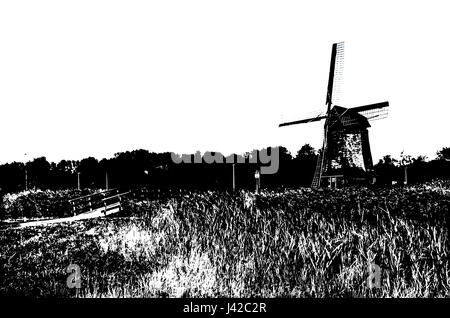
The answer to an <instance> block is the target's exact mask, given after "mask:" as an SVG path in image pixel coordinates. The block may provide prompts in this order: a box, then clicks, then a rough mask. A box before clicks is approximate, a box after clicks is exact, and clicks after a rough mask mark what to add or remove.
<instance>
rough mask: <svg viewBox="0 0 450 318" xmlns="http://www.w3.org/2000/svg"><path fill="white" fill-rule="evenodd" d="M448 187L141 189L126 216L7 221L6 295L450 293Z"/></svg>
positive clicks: (1, 287) (2, 281) (0, 288)
mask: <svg viewBox="0 0 450 318" xmlns="http://www.w3.org/2000/svg"><path fill="white" fill-rule="evenodd" d="M449 195H450V187H449V185H448V183H433V184H428V185H421V186H414V187H405V188H400V187H399V188H391V189H387V188H385V189H372V190H370V189H364V188H362V189H355V188H347V189H342V190H334V191H330V190H314V191H313V190H310V189H299V190H283V191H266V192H263V193H261V194H260V195H257V196H255V195H254V194H252V193H249V192H237V193H233V194H231V193H224V192H199V193H191V194H188V195H179V196H176V197H172V198H167V199H164V200H154V201H145V200H144V201H138V200H130V201H129V202H127V204H126V210H125V211H124V213H123V214H122V215H121V216H119V217H111V218H103V219H94V220H87V221H80V222H74V223H67V224H56V225H51V226H45V227H35V228H26V229H22V230H6V231H3V232H0V246H1V255H0V265H1V268H2V270H1V272H0V295H27V296H35V297H67V296H69V297H219V296H224V297H251V296H262V297H449V296H450V264H449V262H450V261H449V259H450V257H449V255H448V254H449V251H450V241H449V227H450V221H449V212H448V211H449V207H450V202H449V199H450V198H449ZM69 264H77V265H78V266H79V267H80V270H81V287H80V288H68V287H67V284H66V282H67V279H68V277H69V273H68V272H66V268H67V267H68V266H69ZM369 264H376V265H378V266H379V267H380V269H381V279H380V286H379V288H377V287H374V288H369V286H368V282H367V280H368V277H369V271H368V265H369Z"/></svg>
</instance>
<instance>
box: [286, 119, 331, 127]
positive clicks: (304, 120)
mask: <svg viewBox="0 0 450 318" xmlns="http://www.w3.org/2000/svg"><path fill="white" fill-rule="evenodd" d="M325 118H327V117H326V116H317V117H312V118H307V119H301V120H296V121H290V122H287V123H282V124H280V125H279V126H278V127H284V126H290V125H296V124H305V123H311V122H313V121H319V120H322V119H325Z"/></svg>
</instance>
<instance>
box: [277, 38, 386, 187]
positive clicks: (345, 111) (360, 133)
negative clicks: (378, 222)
mask: <svg viewBox="0 0 450 318" xmlns="http://www.w3.org/2000/svg"><path fill="white" fill-rule="evenodd" d="M343 66H344V42H340V43H334V44H333V47H332V51H331V63H330V73H329V77H328V87H327V98H326V107H327V108H326V112H325V113H319V114H317V115H316V116H313V117H310V118H306V119H302V120H297V121H292V122H286V123H282V124H280V125H279V127H283V126H290V125H296V124H304V123H311V122H315V121H320V120H322V119H325V124H324V131H323V144H322V149H321V150H320V151H319V156H318V159H317V164H316V169H315V172H314V178H313V181H312V184H311V187H312V188H319V187H320V186H322V185H324V184H326V183H327V182H328V184H329V185H330V186H333V185H334V186H335V187H336V186H337V185H338V182H339V183H340V184H341V183H342V184H343V183H349V182H350V183H351V182H360V181H367V180H372V178H373V176H374V172H373V162H372V154H371V152H370V144H369V134H368V130H367V128H369V127H370V124H369V121H373V120H378V119H383V118H386V116H387V113H388V106H389V103H388V102H382V103H376V104H370V105H365V106H358V107H353V108H347V107H343V106H338V105H337V104H336V103H339V99H338V98H339V93H340V86H341V83H342V74H343Z"/></svg>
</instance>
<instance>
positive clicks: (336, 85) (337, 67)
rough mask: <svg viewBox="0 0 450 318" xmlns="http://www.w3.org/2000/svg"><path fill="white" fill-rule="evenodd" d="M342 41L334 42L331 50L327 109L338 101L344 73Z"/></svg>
mask: <svg viewBox="0 0 450 318" xmlns="http://www.w3.org/2000/svg"><path fill="white" fill-rule="evenodd" d="M343 70H344V42H339V43H334V44H333V48H332V50H331V62H330V73H329V77H328V87H327V99H326V104H327V105H328V111H329V110H330V108H331V105H332V104H336V103H339V102H340V95H341V92H342V80H343V75H344V72H343Z"/></svg>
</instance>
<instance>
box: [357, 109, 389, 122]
mask: <svg viewBox="0 0 450 318" xmlns="http://www.w3.org/2000/svg"><path fill="white" fill-rule="evenodd" d="M388 112H389V108H387V107H385V108H378V109H370V110H366V111H362V112H359V114H361V115H363V116H365V117H366V118H367V119H368V120H370V121H373V120H380V119H384V118H386V117H387V116H388Z"/></svg>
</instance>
